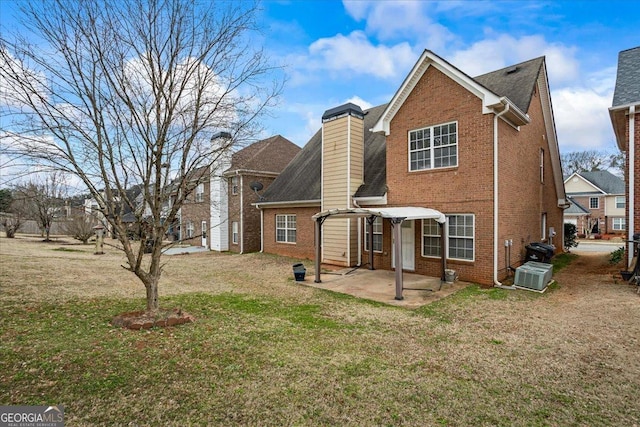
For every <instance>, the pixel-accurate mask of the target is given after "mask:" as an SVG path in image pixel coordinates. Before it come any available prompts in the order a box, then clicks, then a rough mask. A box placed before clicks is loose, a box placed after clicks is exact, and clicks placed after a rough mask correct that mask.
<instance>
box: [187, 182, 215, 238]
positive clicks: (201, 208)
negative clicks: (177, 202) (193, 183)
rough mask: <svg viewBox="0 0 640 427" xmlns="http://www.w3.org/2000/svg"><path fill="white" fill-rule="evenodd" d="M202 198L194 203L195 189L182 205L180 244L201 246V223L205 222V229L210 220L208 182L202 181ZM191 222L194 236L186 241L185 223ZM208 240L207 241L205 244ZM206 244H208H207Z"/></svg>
mask: <svg viewBox="0 0 640 427" xmlns="http://www.w3.org/2000/svg"><path fill="white" fill-rule="evenodd" d="M203 184H204V197H203V199H202V202H196V201H195V199H196V191H195V189H194V190H193V192H192V193H191V194H190V195H189V198H188V199H187V200H186V201H185V203H184V204H183V205H182V209H181V224H180V227H181V233H182V242H183V243H187V244H190V245H194V246H201V245H202V237H201V234H202V221H207V227H211V224H209V220H210V212H209V205H210V201H211V197H210V195H211V192H210V191H209V180H208V179H207V180H205V181H204V183H203ZM189 221H191V222H193V235H194V236H195V237H194V238H192V239H187V238H186V236H187V223H188V222H189ZM207 233H209V232H207ZM209 241H210V240H208V239H207V242H209ZM207 244H208V243H207Z"/></svg>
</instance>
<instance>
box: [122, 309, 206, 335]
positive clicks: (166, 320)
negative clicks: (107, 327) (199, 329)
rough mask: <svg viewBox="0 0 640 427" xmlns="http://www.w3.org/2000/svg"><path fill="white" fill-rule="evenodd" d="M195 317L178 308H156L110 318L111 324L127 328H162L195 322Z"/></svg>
mask: <svg viewBox="0 0 640 427" xmlns="http://www.w3.org/2000/svg"><path fill="white" fill-rule="evenodd" d="M195 320H196V319H195V318H194V317H193V316H192V315H190V314H188V313H186V312H184V311H182V310H180V309H172V310H162V309H161V310H158V311H157V312H147V311H133V312H130V313H122V314H119V315H117V316H116V317H114V318H113V319H112V320H111V324H112V325H113V326H120V327H122V328H127V329H134V330H139V329H151V328H157V327H160V328H164V327H167V326H178V325H183V324H185V323H191V322H195Z"/></svg>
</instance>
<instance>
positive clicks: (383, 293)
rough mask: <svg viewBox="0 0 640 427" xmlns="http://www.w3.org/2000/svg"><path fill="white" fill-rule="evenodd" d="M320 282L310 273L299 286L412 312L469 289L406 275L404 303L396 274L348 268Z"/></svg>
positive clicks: (322, 276)
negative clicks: (398, 292) (398, 296)
mask: <svg viewBox="0 0 640 427" xmlns="http://www.w3.org/2000/svg"><path fill="white" fill-rule="evenodd" d="M320 280H321V283H315V282H314V274H313V271H307V274H306V276H305V280H304V281H300V282H296V283H298V284H300V285H304V286H311V287H314V288H318V289H326V290H329V291H333V292H339V293H342V294H348V295H353V296H355V297H357V298H364V299H368V300H372V301H377V302H382V303H385V304H390V305H394V306H398V307H404V308H409V309H414V308H419V307H422V306H423V305H426V304H429V303H432V302H434V301H437V300H439V299H441V298H444V297H446V296H448V295H451V294H453V293H455V292H457V291H459V290H460V289H464V288H466V287H467V286H469V285H470V283H467V282H460V281H456V282H455V283H444V282H442V284H441V281H440V279H439V278H437V277H429V276H422V275H420V274H413V273H407V272H405V273H404V276H403V284H404V286H403V287H404V289H403V292H402V295H403V297H404V299H403V300H396V299H395V298H394V297H395V283H396V282H395V272H394V271H388V270H368V269H366V268H356V269H353V268H345V269H342V270H337V271H331V272H324V273H321V274H320Z"/></svg>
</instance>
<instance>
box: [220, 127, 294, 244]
mask: <svg viewBox="0 0 640 427" xmlns="http://www.w3.org/2000/svg"><path fill="white" fill-rule="evenodd" d="M299 152H300V147H299V146H297V145H296V144H294V143H293V142H291V141H289V140H288V139H286V138H284V137H283V136H280V135H276V136H272V137H271V138H267V139H264V140H262V141H258V142H256V143H254V144H251V145H250V146H248V147H246V148H244V149H242V150H240V151H238V152H237V153H234V154H233V156H232V157H231V167H230V168H229V169H227V170H226V171H225V172H224V177H225V178H227V182H228V187H227V188H228V189H229V190H228V195H229V199H228V200H229V202H228V212H229V219H228V223H229V250H230V251H232V252H238V253H247V252H257V251H259V250H260V244H261V241H260V237H261V233H260V223H261V221H260V210H258V209H257V208H256V207H255V206H254V205H253V204H254V203H257V202H259V201H260V198H261V197H262V196H261V195H260V192H262V191H264V190H266V189H267V188H268V187H269V186H270V185H271V183H272V182H273V181H274V180H275V179H276V177H277V176H278V175H279V174H280V172H282V170H283V169H284V168H285V167H286V166H287V165H288V164H289V162H290V161H291V160H292V159H293V158H294V157H295V156H296V155H297V154H298V153H299Z"/></svg>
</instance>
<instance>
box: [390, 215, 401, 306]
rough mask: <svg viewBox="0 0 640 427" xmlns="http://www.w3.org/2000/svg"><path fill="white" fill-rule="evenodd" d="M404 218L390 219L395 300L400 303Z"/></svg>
mask: <svg viewBox="0 0 640 427" xmlns="http://www.w3.org/2000/svg"><path fill="white" fill-rule="evenodd" d="M403 220H404V218H391V226H392V227H393V238H394V244H393V245H394V248H393V250H394V253H395V259H396V296H395V299H397V300H398V301H401V300H403V299H404V297H403V296H402V289H403V287H404V285H403V283H402V221H403Z"/></svg>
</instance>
